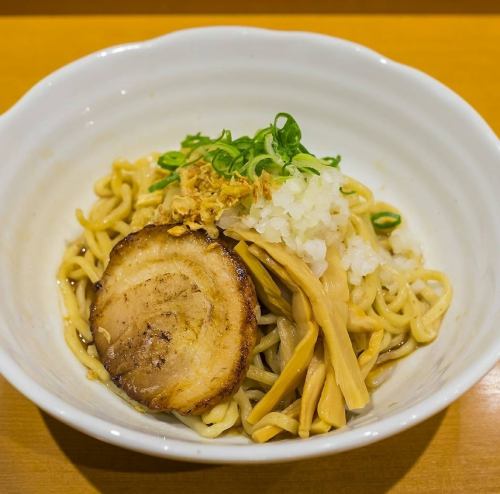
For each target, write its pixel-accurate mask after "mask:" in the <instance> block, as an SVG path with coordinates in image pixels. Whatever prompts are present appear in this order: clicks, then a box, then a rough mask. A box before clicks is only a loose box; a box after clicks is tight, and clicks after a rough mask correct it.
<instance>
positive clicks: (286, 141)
mask: <svg viewBox="0 0 500 494" xmlns="http://www.w3.org/2000/svg"><path fill="white" fill-rule="evenodd" d="M283 119H284V120H285V121H284V123H283V125H282V126H281V127H280V126H279V123H280V121H281V120H283ZM273 136H274V138H275V139H276V140H277V141H278V143H279V144H280V145H281V146H283V147H285V148H296V147H297V146H298V145H299V144H300V140H301V139H302V132H301V131H300V127H299V124H298V123H297V121H296V120H295V118H293V117H292V116H291V115H290V114H289V113H285V112H280V113H278V114H277V115H276V116H275V117H274V124H273Z"/></svg>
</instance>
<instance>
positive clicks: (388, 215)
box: [371, 211, 401, 230]
mask: <svg viewBox="0 0 500 494" xmlns="http://www.w3.org/2000/svg"><path fill="white" fill-rule="evenodd" d="M371 221H372V224H373V226H374V227H375V228H376V229H378V230H389V229H391V228H395V227H396V226H398V225H399V224H400V223H401V215H399V214H397V213H392V212H391V211H380V212H378V213H374V214H372V215H371Z"/></svg>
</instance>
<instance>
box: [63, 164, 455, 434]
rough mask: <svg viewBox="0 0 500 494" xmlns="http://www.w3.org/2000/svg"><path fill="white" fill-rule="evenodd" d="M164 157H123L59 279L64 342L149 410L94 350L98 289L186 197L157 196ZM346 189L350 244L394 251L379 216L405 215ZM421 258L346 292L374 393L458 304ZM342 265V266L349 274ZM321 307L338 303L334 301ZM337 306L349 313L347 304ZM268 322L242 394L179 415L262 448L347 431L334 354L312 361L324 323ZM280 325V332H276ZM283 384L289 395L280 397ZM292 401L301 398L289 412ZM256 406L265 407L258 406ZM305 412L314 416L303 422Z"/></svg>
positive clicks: (360, 190) (290, 284)
mask: <svg viewBox="0 0 500 494" xmlns="http://www.w3.org/2000/svg"><path fill="white" fill-rule="evenodd" d="M156 159H157V155H151V156H150V157H148V158H143V159H140V160H138V161H137V162H135V163H130V162H127V161H124V160H120V161H116V162H115V163H114V164H113V167H112V170H111V173H110V174H109V175H107V176H105V177H103V178H101V179H99V180H97V181H96V183H95V186H94V191H95V193H96V195H97V197H98V199H97V201H96V202H95V203H94V205H93V207H92V208H91V209H90V212H89V214H88V216H87V217H85V216H84V214H83V213H82V211H81V210H78V211H77V218H78V220H79V222H80V224H81V226H82V227H83V232H82V234H81V235H80V237H78V238H77V239H76V240H75V241H74V242H71V243H70V244H69V245H68V247H67V249H66V252H65V254H64V256H63V260H62V262H61V266H60V269H59V271H58V276H57V279H58V283H59V286H60V290H61V295H62V299H63V302H64V307H65V311H66V314H65V318H64V325H65V329H64V337H65V340H66V342H67V344H68V346H69V348H70V349H71V350H72V351H73V353H74V354H75V356H76V357H77V358H78V359H79V360H80V362H82V364H83V365H85V366H86V367H87V368H88V372H89V377H91V378H94V379H98V380H100V381H103V382H105V383H106V385H107V386H108V387H109V388H110V389H112V390H113V391H115V392H116V393H117V394H118V395H119V396H121V397H123V398H124V399H126V400H127V401H128V402H129V403H131V404H132V405H133V406H134V407H136V408H137V409H138V410H141V411H144V407H141V406H139V405H138V404H137V403H135V402H133V400H131V399H130V398H128V397H127V396H126V395H125V393H124V392H123V391H122V390H120V389H119V388H116V386H114V385H112V383H111V381H110V380H109V374H108V372H107V371H106V369H105V368H104V366H103V365H102V363H101V362H100V360H99V359H98V355H97V351H96V349H95V346H94V345H93V336H92V333H91V331H90V329H89V324H88V312H89V306H90V304H91V303H92V299H93V293H94V291H93V284H94V283H95V282H96V281H98V280H99V278H100V276H101V275H102V273H103V271H104V269H105V268H106V264H107V262H108V260H109V254H110V251H111V249H112V248H113V247H114V246H115V245H116V244H117V243H118V242H119V241H120V240H122V239H123V238H124V237H126V236H127V235H128V234H129V233H131V232H133V231H136V230H139V229H141V228H142V227H143V226H145V225H146V224H148V223H149V222H151V220H152V218H153V215H154V213H155V209H156V208H157V207H158V206H159V205H161V204H162V203H163V202H164V201H168V200H171V198H172V197H173V195H174V194H175V193H178V191H179V188H178V187H177V186H171V187H169V188H167V189H165V190H161V191H157V192H149V191H148V188H149V186H150V185H151V184H152V183H154V182H156V181H157V180H159V179H161V178H163V177H164V176H166V174H168V172H166V171H164V170H162V169H160V168H159V167H157V166H153V165H154V163H155V161H156ZM344 189H345V190H346V191H348V192H349V191H353V192H354V194H349V195H347V196H346V198H347V200H348V201H349V204H350V210H351V216H350V222H349V223H348V224H347V226H346V227H345V228H344V229H343V230H342V232H343V233H342V234H343V235H345V240H344V241H345V242H346V241H347V240H348V238H349V237H350V236H351V235H354V234H357V235H359V236H361V238H362V239H363V240H365V241H366V242H368V243H369V244H370V245H371V246H372V247H373V248H374V249H385V250H386V251H389V249H390V244H389V242H388V241H387V237H384V236H380V235H377V234H376V232H375V230H374V228H373V225H372V224H371V221H370V215H371V214H372V213H374V212H378V211H381V210H388V211H392V212H395V213H397V210H396V209H395V208H393V207H392V206H389V205H386V204H384V203H377V202H375V201H374V198H373V194H372V192H371V191H370V189H369V188H368V187H366V186H365V185H363V184H361V183H360V182H358V181H356V180H354V179H352V178H349V177H348V178H347V180H346V183H345V184H344ZM252 238H253V237H252ZM256 238H259V236H257V237H256ZM251 242H252V240H251ZM259 243H260V242H259ZM261 245H262V244H261ZM249 251H250V252H251V253H252V255H255V256H256V257H257V258H258V259H259V260H260V261H261V262H262V263H263V265H264V266H265V267H266V269H268V270H269V271H270V273H271V274H272V275H273V276H275V277H277V279H279V280H280V281H281V282H282V283H283V285H284V286H285V287H287V289H288V290H289V291H290V293H295V292H296V291H297V290H300V289H302V287H301V282H300V276H299V277H297V276H295V277H294V278H293V279H292V278H291V277H290V275H289V273H288V266H286V264H283V265H282V264H280V262H279V260H278V262H276V260H275V259H273V257H272V256H269V255H268V253H266V252H265V251H263V250H262V249H261V248H260V247H259V246H258V245H256V244H254V243H251V244H250V245H249ZM411 259H412V260H413V262H414V264H415V268H413V269H409V270H407V271H400V270H397V269H395V268H392V267H390V266H389V265H386V266H383V267H382V268H380V267H379V268H377V269H376V270H375V271H374V272H373V273H370V274H368V275H367V276H365V277H363V278H362V280H361V283H360V284H359V285H358V286H348V287H347V286H346V287H345V289H346V290H347V296H348V299H349V300H348V301H347V302H348V304H349V306H350V307H351V306H352V307H356V311H358V312H356V314H357V317H358V319H357V320H356V321H355V320H352V321H351V323H350V324H351V326H349V322H348V328H349V331H350V333H349V336H350V339H351V341H352V342H353V343H354V344H355V347H356V348H358V351H359V354H358V355H356V358H357V361H356V365H357V366H359V372H360V374H361V376H362V379H365V381H366V384H367V385H368V386H369V387H370V389H371V388H373V387H374V386H378V385H380V384H381V383H382V382H383V381H384V380H385V379H387V378H388V377H389V376H390V373H391V372H392V369H393V366H394V362H395V361H396V360H397V359H399V358H402V357H403V356H405V355H407V354H409V353H411V352H412V351H414V350H415V349H416V348H417V347H418V344H419V343H426V342H429V341H432V339H434V338H435V337H436V336H437V333H438V330H439V325H440V322H441V319H442V317H443V315H444V313H445V312H446V309H447V308H448V306H449V304H450V301H451V296H452V291H451V285H450V283H449V281H448V279H447V278H446V276H445V275H444V274H443V273H441V272H438V271H431V270H426V269H424V268H423V264H422V259H421V258H419V257H417V256H416V255H414V256H413V257H411ZM336 266H337V267H336V269H343V268H339V267H338V265H337V264H336ZM381 269H385V273H386V275H388V276H390V277H391V279H392V282H393V288H391V290H390V291H388V290H386V289H385V287H384V285H383V283H382V282H381V279H380V270H381ZM343 277H345V273H343ZM340 279H341V278H338V279H337V281H336V283H337V285H336V286H337V287H339V286H341V285H339V284H338V283H339V280H340ZM342 279H344V278H342ZM417 281H418V283H415V282H417ZM342 283H343V282H342ZM413 283H415V290H414V289H413V285H412V284H413ZM435 285H439V286H440V287H441V292H440V293H438V292H437V291H436V290H435ZM332 297H333V296H332ZM333 298H335V297H333ZM315 303H317V302H315ZM321 303H327V304H331V303H332V302H331V300H330V301H329V300H327V299H325V300H323V301H322V302H321ZM337 310H340V311H342V309H341V308H340V307H338V308H337ZM349 310H351V309H349ZM294 317H295V314H294ZM333 317H337V316H335V315H334V316H333ZM258 320H259V323H260V324H262V325H263V326H261V328H262V333H261V339H260V341H259V342H258V344H257V345H256V347H255V350H254V353H253V359H252V365H251V366H250V368H249V370H248V373H247V379H246V380H245V381H244V383H243V385H242V386H241V387H240V389H239V390H238V391H237V393H236V394H235V395H234V396H233V398H231V399H229V400H228V401H225V402H223V403H220V404H218V405H216V406H215V407H214V408H213V409H211V410H210V411H208V412H207V413H205V414H203V415H202V416H201V417H193V416H189V417H186V416H181V415H178V414H174V415H176V417H177V418H178V419H179V420H180V421H181V422H183V423H184V424H186V425H187V426H188V427H190V428H192V429H193V430H195V431H196V432H197V433H198V434H200V435H202V436H204V437H208V438H213V437H217V436H219V435H220V434H222V433H224V432H225V431H227V430H228V429H231V428H234V427H237V426H238V425H239V424H241V426H242V427H243V430H244V431H245V432H246V434H247V435H249V436H250V437H252V438H253V439H254V440H255V441H257V442H263V441H268V440H269V439H271V438H272V437H275V436H276V435H278V434H280V433H283V432H286V433H288V434H291V435H297V434H298V433H299V424H302V433H301V434H302V435H308V434H309V433H311V434H315V433H324V432H327V431H328V430H330V428H331V427H332V426H333V427H342V426H343V425H345V420H346V417H345V411H344V401H343V400H344V398H343V396H342V393H341V391H340V389H339V388H338V385H337V382H336V379H337V378H336V376H335V372H334V369H333V367H331V365H330V361H331V358H330V356H328V352H325V353H326V356H324V357H322V356H320V354H319V353H318V357H317V358H316V359H315V360H314V362H312V363H311V358H312V352H313V349H314V346H315V344H316V340H317V337H318V330H319V328H318V327H317V325H316V320H315V318H313V320H312V321H310V326H307V325H306V326H304V324H302V325H300V324H297V331H296V334H295V333H293V332H292V325H293V324H294V321H286V320H281V322H278V315H276V314H273V313H268V314H264V315H261V314H260V313H258ZM323 322H324V321H323ZM277 323H278V326H279V327H276V324H277ZM265 325H267V327H266V326H265ZM263 328H266V329H263ZM308 328H309V329H308ZM323 329H324V328H321V333H322V330H323ZM321 333H320V334H321ZM302 340H303V341H302ZM301 352H302V353H301ZM318 359H319V360H318ZM287 364H290V365H287ZM318 364H319V367H318ZM310 365H314V366H316V368H317V369H319V371H316V373H315V372H313V371H314V368H311V369H310V372H309V375H310V376H311V377H310V382H309V385H308V386H306V387H304V390H303V386H304V380H305V379H306V375H307V374H308V369H309V368H310ZM273 369H274V371H275V372H273ZM292 369H293V370H294V372H299V376H298V378H295V377H293V375H292V374H289V377H287V378H286V379H287V380H286V382H282V380H280V376H282V374H283V373H285V374H286V373H287V372H289V371H290V370H292ZM318 372H319V373H318ZM313 378H314V379H313ZM276 385H278V388H279V390H280V391H279V395H273V393H275V392H276V390H275V388H276ZM319 386H321V389H320V391H321V392H320V393H318V389H319ZM302 392H304V393H305V394H304V399H305V401H302V400H301V399H296V398H297V396H300V395H301V394H302ZM270 398H271V399H270ZM290 400H295V401H293V403H292V404H291V405H289V406H287V403H290ZM311 400H313V401H311ZM252 403H255V405H254V406H252ZM264 404H266V405H265V407H263V405H264ZM259 410H261V411H262V410H265V411H264V413H263V414H262V413H258V414H255V413H254V414H253V418H254V419H255V417H258V419H257V420H256V421H255V420H253V422H256V423H254V425H252V424H251V423H250V422H249V421H248V418H249V417H250V418H251V417H252V412H255V411H259ZM301 410H303V412H302V414H304V413H306V414H307V416H306V415H302V417H301Z"/></svg>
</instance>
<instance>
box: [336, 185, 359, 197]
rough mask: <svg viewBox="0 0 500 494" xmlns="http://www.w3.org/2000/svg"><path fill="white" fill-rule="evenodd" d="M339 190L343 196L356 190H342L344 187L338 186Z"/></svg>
mask: <svg viewBox="0 0 500 494" xmlns="http://www.w3.org/2000/svg"><path fill="white" fill-rule="evenodd" d="M339 190H340V192H341V193H342V194H344V195H345V196H350V195H352V194H356V191H355V190H344V187H339Z"/></svg>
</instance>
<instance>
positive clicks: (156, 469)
mask: <svg viewBox="0 0 500 494" xmlns="http://www.w3.org/2000/svg"><path fill="white" fill-rule="evenodd" d="M209 24H210V25H215V24H239V25H255V26H262V27H271V28H277V29H301V30H309V31H317V32H322V33H327V34H332V35H336V36H340V37H344V38H347V39H350V40H353V41H357V42H360V43H363V44H366V45H368V46H370V47H372V48H373V49H375V50H377V51H380V52H381V53H383V54H384V55H386V56H388V57H391V58H394V59H396V60H398V61H400V62H403V63H407V64H410V65H413V66H415V67H418V68H420V69H422V70H424V71H426V72H428V73H429V74H431V75H433V76H434V77H436V78H437V79H439V80H441V81H442V82H444V83H445V84H447V85H448V86H450V87H451V88H453V89H454V90H455V91H457V92H458V93H459V94H461V95H462V96H463V97H464V98H465V99H466V100H468V101H469V102H470V103H471V104H472V105H473V106H474V107H475V108H476V109H477V110H478V111H479V112H480V113H481V114H482V115H483V116H484V117H485V118H486V120H487V121H488V122H489V124H490V125H491V126H492V127H493V129H494V130H495V131H496V133H497V134H500V91H499V87H500V16H493V15H490V16H479V15H466V16H451V15H450V16H447V15H439V16H425V15H422V16H417V15H413V16H411V15H410V16H401V15H383V16H382V15H365V16H363V15H350V16H334V15H330V16H313V15H309V16H307V15H297V16H293V15H276V16H272V15H265V16H244V15H239V16H235V15H232V16H208V15H204V16H186V15H184V16H121V17H120V16H95V17H84V16H80V17H78V16H77V17H64V16H59V17H29V16H20V17H3V18H2V17H0V33H1V38H2V43H0V67H1V68H0V113H1V112H3V111H5V110H6V109H7V108H9V106H10V105H12V104H13V103H14V102H15V101H16V100H17V99H18V98H19V97H20V96H21V95H22V94H23V93H24V92H25V91H26V90H27V89H28V88H29V87H30V86H31V85H32V84H34V83H35V82H36V81H37V80H38V79H40V78H41V77H43V76H45V75H46V74H48V73H50V72H51V71H52V70H54V69H56V68H58V67H60V66H61V65H63V64H65V63H67V62H69V61H71V60H73V59H75V58H78V57H80V56H82V55H84V54H87V53H89V52H92V51H95V50H98V49H100V48H104V47H106V46H109V45H113V44H116V43H122V42H128V41H135V40H142V39H145V38H149V37H153V36H157V35H160V34H162V33H166V32H169V31H173V30H176V29H181V28H185V27H193V26H202V25H209ZM0 441H1V449H0V492H1V493H20V492H22V493H27V494H28V493H67V492H71V493H75V494H76V493H87V492H106V493H107V492H119V493H122V494H125V493H128V492H130V493H138V492H148V493H154V492H181V493H183V494H190V493H200V492H203V493H212V492H213V493H222V494H223V493H232V494H234V493H239V492H259V493H268V492H287V493H288V494H295V493H301V494H302V493H304V494H306V493H309V492H311V493H313V492H314V493H322V492H335V493H343V492H351V491H352V492H359V493H367V492H403V493H412V492H428V493H429V492H453V493H456V492H464V493H470V492H478V493H500V446H499V445H500V365H497V367H496V368H495V369H493V370H492V371H491V372H490V373H489V374H488V375H487V376H486V377H485V378H484V379H483V380H482V381H481V382H480V383H479V384H477V385H476V386H475V387H474V388H473V389H472V390H471V391H469V392H468V393H467V394H466V395H465V396H463V397H462V398H460V399H459V400H458V401H457V402H455V403H454V404H453V405H451V406H450V407H449V408H448V409H447V410H445V411H443V412H441V413H439V414H438V415H436V416H435V417H433V418H431V419H429V420H427V421H426V422H424V423H422V424H420V425H418V426H416V427H414V428H412V429H410V430H408V431H406V432H403V433H401V434H399V435H397V436H395V437H392V438H389V439H386V440H384V441H381V442H379V443H376V444H373V445H371V446H368V447H365V448H362V449H358V450H355V451H351V452H347V453H343V454H339V455H336V456H332V457H327V458H321V459H313V460H307V461H301V462H297V463H288V464H281V465H267V466H265V465H264V466H237V467H234V466H204V465H192V464H188V463H180V462H175V461H167V460H161V459H156V458H150V457H147V456H143V455H140V454H137V453H132V452H129V451H126V450H122V449H119V448H116V447H113V446H109V445H107V444H104V443H100V442H98V441H96V440H94V439H91V438H89V437H87V436H84V435H83V434H80V433H79V432H76V431H74V430H72V429H70V428H69V427H67V426H65V425H63V424H61V423H59V422H58V421H57V420H55V419H53V418H51V417H49V416H47V415H46V414H45V413H43V412H41V411H40V410H39V409H38V408H37V407H36V406H35V405H33V404H32V403H30V402H29V401H28V400H27V399H25V398H24V397H23V396H22V395H21V394H19V393H18V392H17V391H15V390H14V389H13V388H12V387H11V386H10V385H9V384H8V383H7V382H6V381H5V380H4V379H3V378H2V377H0Z"/></svg>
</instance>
